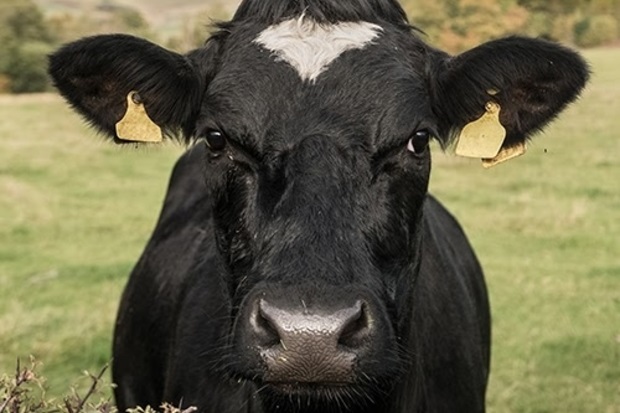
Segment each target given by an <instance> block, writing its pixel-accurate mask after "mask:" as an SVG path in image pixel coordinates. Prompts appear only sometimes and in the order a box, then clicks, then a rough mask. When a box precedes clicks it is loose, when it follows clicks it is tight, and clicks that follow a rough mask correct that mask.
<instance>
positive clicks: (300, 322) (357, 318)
mask: <svg viewBox="0 0 620 413" xmlns="http://www.w3.org/2000/svg"><path fill="white" fill-rule="evenodd" d="M299 302H300V305H298V306H297V305H296V306H291V305H285V304H282V302H281V301H275V300H270V299H269V298H268V297H266V296H264V295H263V296H261V295H259V296H257V297H255V299H253V300H251V301H250V302H246V303H245V305H246V309H245V311H242V312H241V314H240V315H239V316H240V317H242V320H237V322H238V325H237V330H236V331H237V332H238V334H240V336H241V337H237V339H238V340H240V341H241V342H242V343H243V344H242V345H241V346H238V347H237V348H243V350H242V351H249V352H252V353H253V356H254V357H252V358H254V359H257V360H258V361H259V364H261V366H262V370H263V374H262V376H263V382H265V383H269V384H272V385H280V386H287V385H327V386H338V385H347V384H350V383H353V382H354V381H355V367H356V364H357V362H358V360H359V359H360V358H362V357H364V356H365V354H367V353H368V352H369V351H370V350H371V348H372V347H373V346H372V343H373V339H374V336H375V331H374V330H375V324H376V323H375V316H374V312H373V310H372V306H370V305H369V303H368V301H365V300H363V299H354V300H351V301H350V302H349V303H347V304H344V303H341V304H340V305H336V306H334V305H331V306H316V305H314V306H312V307H307V306H306V305H305V302H304V301H303V300H299ZM239 327H241V328H239ZM237 344H241V343H239V342H238V343H237Z"/></svg>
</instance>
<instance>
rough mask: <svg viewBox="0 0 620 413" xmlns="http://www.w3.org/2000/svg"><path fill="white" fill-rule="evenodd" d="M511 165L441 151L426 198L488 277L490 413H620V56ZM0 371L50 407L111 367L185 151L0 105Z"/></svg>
mask: <svg viewBox="0 0 620 413" xmlns="http://www.w3.org/2000/svg"><path fill="white" fill-rule="evenodd" d="M586 56H587V58H588V59H589V60H590V61H591V63H592V65H593V69H594V73H595V74H594V78H593V81H592V83H591V84H590V86H589V87H588V89H587V91H586V93H585V94H584V96H583V98H582V99H581V101H580V102H579V104H578V105H576V106H573V107H571V108H570V109H569V110H568V111H567V112H566V113H565V114H564V116H563V117H562V118H561V119H560V120H559V121H557V122H556V123H555V124H554V125H553V126H552V127H551V128H549V130H548V131H547V133H545V134H543V135H541V136H539V137H538V139H536V140H535V141H534V142H533V144H532V145H531V148H530V151H529V153H528V154H527V155H526V156H525V157H522V158H520V159H518V160H515V161H512V162H510V163H508V164H506V165H502V166H498V167H496V168H494V169H491V170H488V171H487V170H483V169H482V168H481V166H480V165H479V162H476V161H471V160H463V159H456V158H453V157H448V156H445V155H443V154H440V153H436V154H435V165H434V172H433V180H432V191H433V192H434V193H435V194H436V195H437V196H438V197H439V198H440V199H441V200H443V201H444V203H445V204H447V206H448V207H449V208H450V209H451V210H452V211H453V212H454V213H455V215H457V217H459V219H460V220H461V223H462V224H463V226H464V227H465V228H466V230H467V232H468V234H469V235H470V238H471V240H472V242H473V244H474V245H475V247H476V250H477V252H478V254H479V257H480V259H481V261H482V262H483V265H484V267H485V270H486V274H487V279H488V283H489V288H490V294H491V300H492V306H493V313H494V324H493V328H494V349H493V370H492V378H491V385H490V389H489V397H488V400H489V411H490V412H523V413H525V412H528V413H543V412H563V413H564V412H576V413H584V412H585V413H587V412H591V413H620V183H619V182H620V161H619V159H618V158H619V156H620V138H619V135H620V103H619V102H620V71H618V66H619V65H620V49H606V50H594V51H589V52H587V53H586ZM0 111H1V113H2V122H1V123H0V372H10V371H12V370H13V368H14V365H15V360H16V358H17V357H21V358H26V357H28V356H29V355H31V354H32V355H35V356H36V357H37V358H38V359H39V360H40V361H42V362H43V363H44V366H43V373H44V375H46V376H47V377H48V385H49V388H50V390H49V391H50V394H52V395H59V394H62V393H65V392H66V391H67V390H68V388H69V386H70V384H72V383H73V380H74V379H75V378H77V377H78V376H80V374H81V372H82V371H83V370H85V369H88V370H91V371H97V370H99V369H100V367H101V366H102V365H103V364H105V363H106V362H107V361H109V359H110V347H111V344H110V343H111V336H112V325H113V320H114V317H115V312H116V307H117V304H118V300H119V296H120V293H121V290H122V288H123V285H124V283H125V281H126V279H127V274H128V273H129V271H130V270H131V268H132V265H133V263H134V262H135V261H136V259H137V257H138V256H139V254H140V252H141V249H142V248H143V246H144V245H145V243H146V241H147V239H148V237H149V234H150V232H151V230H152V228H153V225H154V222H155V219H156V217H157V215H158V212H159V208H160V206H161V201H162V197H163V195H164V191H165V188H166V185H167V178H168V175H169V172H170V168H171V166H172V164H173V162H174V160H175V159H176V158H177V157H178V155H179V154H180V153H181V151H182V148H179V147H175V146H165V147H162V148H148V149H141V150H131V149H127V148H125V149H120V148H118V147H114V146H112V145H111V144H107V143H105V142H102V139H101V138H98V137H96V136H95V135H94V134H93V133H92V132H91V131H90V130H88V129H87V128H86V127H85V126H84V125H83V123H82V122H81V121H80V120H79V118H78V117H77V115H74V114H73V113H72V112H71V111H70V110H69V109H68V107H67V106H66V105H65V104H64V103H62V102H61V100H60V99H58V98H55V97H54V96H38V97H25V98H20V99H15V98H11V97H0Z"/></svg>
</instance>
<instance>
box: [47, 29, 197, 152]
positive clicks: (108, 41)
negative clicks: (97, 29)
mask: <svg viewBox="0 0 620 413" xmlns="http://www.w3.org/2000/svg"><path fill="white" fill-rule="evenodd" d="M49 73H50V75H51V77H52V79H53V80H54V84H55V85H56V87H57V88H58V89H59V91H60V92H61V94H62V95H63V96H64V97H65V98H66V99H67V100H68V101H69V102H70V103H71V105H72V106H73V107H74V108H75V109H76V110H77V111H78V112H80V113H81V114H82V115H83V116H84V117H85V118H86V119H87V120H88V121H89V122H90V123H92V124H93V125H94V126H95V127H97V128H98V129H99V130H101V131H102V132H104V133H105V134H106V135H108V136H110V137H113V138H114V139H115V140H116V141H119V136H118V133H117V131H118V128H117V124H118V123H119V122H120V121H121V119H129V120H128V122H127V123H129V124H130V125H129V128H130V130H131V128H132V127H134V128H137V129H140V127H141V126H143V125H140V123H142V124H144V123H149V125H150V126H152V127H154V128H155V131H156V132H157V133H159V139H161V130H163V131H164V132H168V133H176V132H177V131H179V130H182V131H184V132H185V133H186V134H187V133H189V132H190V130H191V129H192V122H193V120H194V119H195V116H196V112H197V110H198V109H199V108H200V101H201V98H202V94H203V92H204V83H205V78H204V73H201V71H200V70H199V69H198V67H197V65H196V64H195V63H194V62H193V61H192V59H190V57H189V56H184V55H180V54H177V53H175V52H172V51H169V50H166V49H164V48H162V47H159V46H157V45H155V44H153V43H151V42H149V41H146V40H143V39H140V38H136V37H133V36H128V35H102V36H94V37H88V38H84V39H81V40H78V41H76V42H73V43H70V44H68V45H66V46H64V47H62V48H61V49H59V50H58V51H57V52H55V53H54V54H52V55H51V56H50V59H49ZM132 111H133V113H130V112H132ZM128 114H129V115H128ZM145 116H146V117H145ZM136 124H138V125H136ZM125 126H127V125H125ZM142 129H143V130H142V132H140V131H139V132H138V135H140V133H142V134H144V133H145V130H146V131H151V132H152V131H153V128H150V129H149V128H148V126H147V128H146V129H145V130H144V128H142ZM147 134H148V132H147ZM124 140H131V136H129V138H125V139H124ZM136 140H142V139H140V138H139V137H138V138H136ZM153 140H158V138H157V137H153Z"/></svg>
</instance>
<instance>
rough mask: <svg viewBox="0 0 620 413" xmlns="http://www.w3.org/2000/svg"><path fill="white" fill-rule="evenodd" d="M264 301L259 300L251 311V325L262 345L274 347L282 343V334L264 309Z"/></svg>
mask: <svg viewBox="0 0 620 413" xmlns="http://www.w3.org/2000/svg"><path fill="white" fill-rule="evenodd" d="M262 303H263V301H262V300H259V301H258V302H257V303H256V305H255V306H254V308H253V309H252V312H251V313H250V326H251V327H252V330H253V332H254V335H255V337H256V339H257V341H258V345H260V346H261V347H273V346H276V345H277V344H278V343H280V334H279V333H278V330H277V328H276V326H275V325H274V324H273V322H272V321H271V320H270V317H269V316H268V315H266V314H265V312H264V310H263V305H262Z"/></svg>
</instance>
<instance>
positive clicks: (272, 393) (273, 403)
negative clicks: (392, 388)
mask: <svg viewBox="0 0 620 413" xmlns="http://www.w3.org/2000/svg"><path fill="white" fill-rule="evenodd" d="M388 391H389V385H388V384H387V383H382V385H379V384H378V383H373V384H372V385H370V383H368V384H366V385H363V384H350V383H349V384H343V383H325V384H317V383H313V384H299V383H294V384H293V383H291V384H281V383H280V384H275V383H271V384H266V385H264V386H263V387H262V388H261V390H260V392H259V394H260V397H261V401H262V404H263V406H264V408H265V410H266V411H284V412H296V413H303V412H305V411H306V410H308V411H312V412H316V411H321V412H326V413H329V412H338V413H343V412H354V411H355V412H357V411H363V410H364V407H366V406H377V403H378V402H379V399H381V398H382V396H384V395H385V394H387V393H388Z"/></svg>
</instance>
